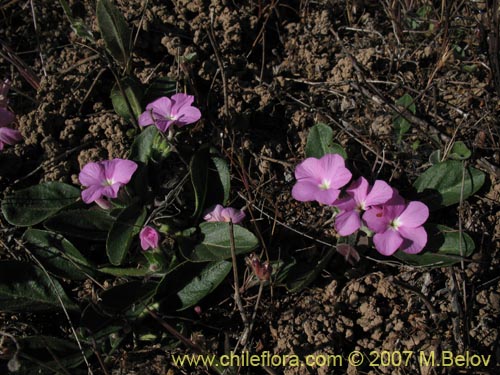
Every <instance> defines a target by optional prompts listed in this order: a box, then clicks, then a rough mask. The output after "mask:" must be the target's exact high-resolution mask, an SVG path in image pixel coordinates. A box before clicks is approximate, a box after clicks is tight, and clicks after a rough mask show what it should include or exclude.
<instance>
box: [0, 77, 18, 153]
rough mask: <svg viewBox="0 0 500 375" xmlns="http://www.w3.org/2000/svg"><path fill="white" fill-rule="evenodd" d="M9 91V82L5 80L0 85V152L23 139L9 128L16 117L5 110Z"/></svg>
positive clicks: (14, 130) (16, 131)
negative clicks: (6, 146)
mask: <svg viewBox="0 0 500 375" xmlns="http://www.w3.org/2000/svg"><path fill="white" fill-rule="evenodd" d="M9 89H10V82H9V80H5V81H4V82H2V83H1V84H0V151H1V150H3V148H4V147H5V145H13V144H16V143H17V142H19V141H21V140H22V139H23V137H22V136H21V133H19V131H18V130H16V129H11V128H9V126H10V124H11V123H13V122H14V120H15V118H16V116H15V115H14V114H13V113H12V112H11V111H9V110H8V109H7V103H8V100H7V94H8V92H9Z"/></svg>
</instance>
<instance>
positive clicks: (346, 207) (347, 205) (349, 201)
mask: <svg viewBox="0 0 500 375" xmlns="http://www.w3.org/2000/svg"><path fill="white" fill-rule="evenodd" d="M332 206H335V207H337V208H338V209H339V210H341V211H352V210H354V209H355V208H356V206H357V205H356V201H355V200H354V198H352V197H348V198H341V199H337V200H336V201H335V202H333V203H332Z"/></svg>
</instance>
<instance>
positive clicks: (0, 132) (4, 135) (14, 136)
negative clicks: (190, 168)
mask: <svg viewBox="0 0 500 375" xmlns="http://www.w3.org/2000/svg"><path fill="white" fill-rule="evenodd" d="M22 139H23V136H22V135H21V133H19V131H18V130H16V129H11V128H0V142H3V143H6V144H8V145H13V144H16V143H17V142H19V141H21V140H22Z"/></svg>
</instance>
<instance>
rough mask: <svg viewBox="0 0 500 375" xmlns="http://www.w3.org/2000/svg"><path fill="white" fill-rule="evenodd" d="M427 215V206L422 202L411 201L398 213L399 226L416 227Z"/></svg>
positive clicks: (423, 221)
mask: <svg viewBox="0 0 500 375" xmlns="http://www.w3.org/2000/svg"><path fill="white" fill-rule="evenodd" d="M428 217H429V208H428V207H427V206H426V205H425V204H423V203H422V202H418V201H412V202H410V203H408V205H407V206H406V209H405V210H404V211H403V213H401V215H399V223H400V225H401V227H408V228H416V227H419V226H421V225H422V224H423V223H425V221H426V220H427V218H428Z"/></svg>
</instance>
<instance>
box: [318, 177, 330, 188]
mask: <svg viewBox="0 0 500 375" xmlns="http://www.w3.org/2000/svg"><path fill="white" fill-rule="evenodd" d="M318 187H319V188H320V189H321V190H328V189H330V180H326V179H323V180H321V184H319V185H318Z"/></svg>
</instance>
